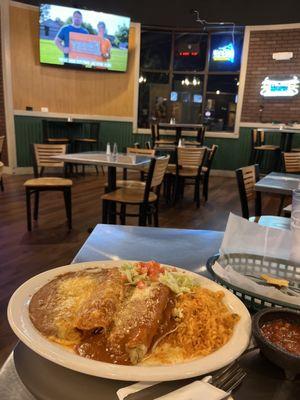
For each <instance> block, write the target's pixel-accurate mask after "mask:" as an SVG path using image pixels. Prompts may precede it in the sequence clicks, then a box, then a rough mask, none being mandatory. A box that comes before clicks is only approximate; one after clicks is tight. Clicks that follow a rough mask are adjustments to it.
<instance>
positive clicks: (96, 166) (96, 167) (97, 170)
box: [95, 165, 99, 175]
mask: <svg viewBox="0 0 300 400" xmlns="http://www.w3.org/2000/svg"><path fill="white" fill-rule="evenodd" d="M95 169H96V173H97V175H99V169H98V165H95Z"/></svg>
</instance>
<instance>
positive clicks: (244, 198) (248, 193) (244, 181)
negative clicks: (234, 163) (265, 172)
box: [235, 164, 261, 219]
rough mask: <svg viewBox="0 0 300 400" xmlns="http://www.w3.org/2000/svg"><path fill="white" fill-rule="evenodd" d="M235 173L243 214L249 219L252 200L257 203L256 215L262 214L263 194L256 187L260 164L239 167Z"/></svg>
mask: <svg viewBox="0 0 300 400" xmlns="http://www.w3.org/2000/svg"><path fill="white" fill-rule="evenodd" d="M235 173H236V178H237V183H238V188H239V194H240V200H241V206H242V216H243V217H244V218H247V219H249V202H250V201H254V203H255V215H256V216H261V194H260V192H256V191H255V189H254V187H255V184H256V182H257V181H258V180H259V166H258V164H255V165H250V166H249V167H243V168H239V169H237V170H236V171H235Z"/></svg>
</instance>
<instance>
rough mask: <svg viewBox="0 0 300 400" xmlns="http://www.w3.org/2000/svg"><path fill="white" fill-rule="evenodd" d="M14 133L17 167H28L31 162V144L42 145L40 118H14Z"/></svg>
mask: <svg viewBox="0 0 300 400" xmlns="http://www.w3.org/2000/svg"><path fill="white" fill-rule="evenodd" d="M15 133H16V147H17V165H18V167H29V166H31V165H32V160H31V150H30V145H31V143H42V122H41V119H40V118H33V117H20V116H16V117H15Z"/></svg>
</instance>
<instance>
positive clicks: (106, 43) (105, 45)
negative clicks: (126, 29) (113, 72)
mask: <svg viewBox="0 0 300 400" xmlns="http://www.w3.org/2000/svg"><path fill="white" fill-rule="evenodd" d="M97 28H98V37H99V41H100V52H101V53H100V55H101V60H100V61H103V62H106V61H107V60H109V59H110V50H111V43H110V40H109V39H108V38H107V37H106V26H105V23H104V22H102V21H100V22H98V25H97Z"/></svg>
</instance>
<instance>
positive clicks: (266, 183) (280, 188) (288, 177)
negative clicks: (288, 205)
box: [254, 172, 300, 196]
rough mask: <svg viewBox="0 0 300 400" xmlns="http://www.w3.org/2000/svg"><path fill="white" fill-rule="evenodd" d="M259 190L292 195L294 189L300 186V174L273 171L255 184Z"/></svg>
mask: <svg viewBox="0 0 300 400" xmlns="http://www.w3.org/2000/svg"><path fill="white" fill-rule="evenodd" d="M254 188H255V190H256V191H257V192H264V193H271V194H279V195H282V196H291V195H292V194H293V190H295V189H299V188H300V175H297V174H286V173H283V172H271V173H270V174H268V175H266V176H264V177H263V178H261V179H260V180H259V181H258V182H256V184H255V187H254Z"/></svg>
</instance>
